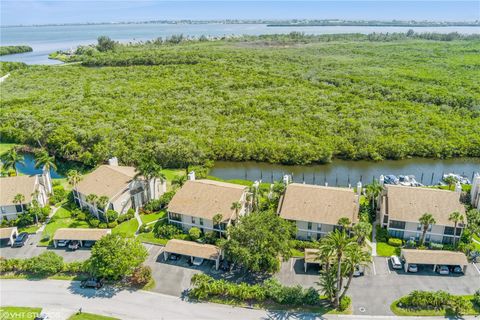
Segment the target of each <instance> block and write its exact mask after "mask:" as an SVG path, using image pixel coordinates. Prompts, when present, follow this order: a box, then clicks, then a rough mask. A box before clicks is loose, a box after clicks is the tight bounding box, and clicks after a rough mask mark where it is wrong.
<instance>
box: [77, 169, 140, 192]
mask: <svg viewBox="0 0 480 320" xmlns="http://www.w3.org/2000/svg"><path fill="white" fill-rule="evenodd" d="M135 175H136V169H135V168H134V167H124V166H110V165H101V166H100V167H98V168H97V169H95V170H94V171H92V172H91V173H89V174H88V175H86V176H85V177H84V178H83V179H82V180H81V181H80V182H79V183H78V185H77V188H76V190H77V191H78V192H80V193H83V194H84V195H86V196H87V195H89V194H95V195H97V196H99V197H101V196H107V197H108V198H109V199H111V198H112V197H113V196H115V195H116V194H118V193H119V192H121V191H122V190H124V189H125V188H127V186H128V184H129V183H130V182H131V181H132V180H133V178H134V177H135Z"/></svg>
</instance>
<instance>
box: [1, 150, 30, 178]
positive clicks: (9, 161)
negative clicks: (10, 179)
mask: <svg viewBox="0 0 480 320" xmlns="http://www.w3.org/2000/svg"><path fill="white" fill-rule="evenodd" d="M0 160H2V162H3V167H4V168H5V169H7V170H8V169H13V170H15V174H16V175H18V169H17V165H18V164H25V160H24V157H23V155H22V154H20V153H17V150H16V149H15V148H12V149H10V150H8V151H7V152H5V153H4V154H2V155H1V156H0Z"/></svg>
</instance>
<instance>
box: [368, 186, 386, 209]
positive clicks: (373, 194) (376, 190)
mask: <svg viewBox="0 0 480 320" xmlns="http://www.w3.org/2000/svg"><path fill="white" fill-rule="evenodd" d="M382 189H383V188H382V186H381V185H380V184H379V183H378V182H377V180H373V182H372V183H371V184H369V185H367V188H366V190H365V195H366V197H367V199H368V200H369V201H370V203H371V205H372V210H374V211H375V204H376V200H377V198H378V196H379V195H380V193H381V192H382Z"/></svg>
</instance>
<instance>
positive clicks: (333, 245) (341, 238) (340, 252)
mask: <svg viewBox="0 0 480 320" xmlns="http://www.w3.org/2000/svg"><path fill="white" fill-rule="evenodd" d="M322 241H323V242H324V245H325V246H326V247H327V248H328V247H329V248H330V249H331V250H332V252H334V254H335V256H336V262H335V266H336V267H337V279H336V281H337V288H336V290H335V299H334V301H333V306H334V307H335V308H338V306H339V305H340V291H341V288H342V284H343V277H342V260H343V258H344V254H345V252H346V251H347V250H349V248H350V247H352V246H355V244H356V242H355V241H354V239H352V238H350V237H349V236H348V235H347V233H346V232H345V230H342V231H339V230H335V231H334V232H330V233H329V234H328V235H327V236H326V237H325V238H323V240H322Z"/></svg>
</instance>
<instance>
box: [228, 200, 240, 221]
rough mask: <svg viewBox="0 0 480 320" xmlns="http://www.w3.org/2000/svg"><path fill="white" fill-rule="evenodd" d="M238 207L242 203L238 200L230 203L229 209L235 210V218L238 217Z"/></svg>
mask: <svg viewBox="0 0 480 320" xmlns="http://www.w3.org/2000/svg"><path fill="white" fill-rule="evenodd" d="M240 209H242V204H241V203H240V202H239V201H235V202H234V203H232V206H231V207H230V210H234V211H235V220H236V219H238V213H239V212H240Z"/></svg>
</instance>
